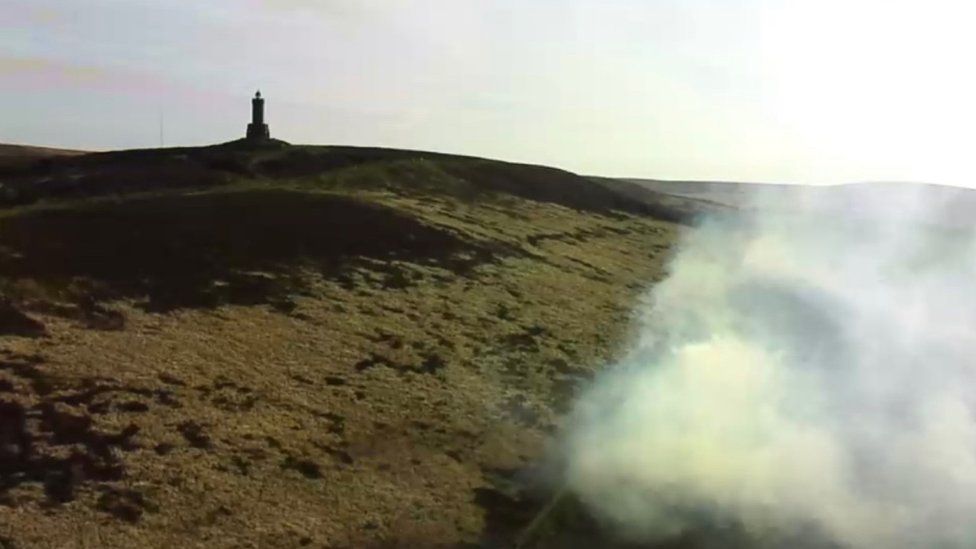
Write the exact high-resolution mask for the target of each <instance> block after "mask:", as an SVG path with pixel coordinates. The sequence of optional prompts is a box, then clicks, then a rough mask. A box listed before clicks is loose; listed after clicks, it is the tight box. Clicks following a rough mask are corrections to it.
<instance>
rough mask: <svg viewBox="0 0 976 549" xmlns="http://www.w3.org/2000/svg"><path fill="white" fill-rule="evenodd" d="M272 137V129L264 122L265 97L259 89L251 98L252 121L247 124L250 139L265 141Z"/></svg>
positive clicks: (248, 138)
mask: <svg viewBox="0 0 976 549" xmlns="http://www.w3.org/2000/svg"><path fill="white" fill-rule="evenodd" d="M265 139H271V130H269V129H268V125H267V124H265V123H264V98H263V97H261V91H260V90H258V92H257V93H256V94H254V99H252V100H251V123H250V124H248V125H247V140H248V141H263V140H265Z"/></svg>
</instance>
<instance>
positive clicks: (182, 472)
mask: <svg viewBox="0 0 976 549" xmlns="http://www.w3.org/2000/svg"><path fill="white" fill-rule="evenodd" d="M0 185H2V187H0V292H2V301H0V407H2V410H3V413H2V421H3V422H4V425H3V426H2V428H0V436H2V437H4V440H3V441H0V442H2V443H3V444H2V446H0V448H2V449H3V450H2V452H3V453H0V472H2V474H3V479H4V481H3V485H2V487H0V505H3V506H4V507H5V511H4V513H5V521H4V523H3V525H2V526H0V546H7V547H64V546H72V545H71V544H75V546H81V547H131V546H140V547H172V546H194V547H196V546H199V547H350V548H352V547H460V546H470V547H477V546H494V544H505V543H508V542H510V541H511V540H512V539H514V536H515V535H516V534H517V532H518V531H519V530H520V529H522V528H524V527H525V525H526V524H528V523H529V521H530V520H531V518H532V516H533V515H534V514H535V513H536V512H537V510H538V509H539V507H540V506H541V505H542V503H543V500H544V498H545V497H547V493H546V491H545V490H544V489H543V490H541V491H540V490H539V489H538V488H539V487H540V486H542V487H544V486H545V483H544V482H543V480H544V478H545V475H543V474H541V473H532V471H533V470H536V468H538V467H539V466H540V465H541V464H542V463H543V462H542V461H540V460H541V459H542V458H543V457H544V456H545V455H546V452H545V449H546V447H547V445H548V444H549V443H550V442H551V441H552V440H553V437H554V435H556V434H557V433H558V431H559V429H560V425H561V421H562V414H563V413H564V412H565V411H566V410H567V408H568V406H569V404H570V403H571V401H572V398H573V395H574V394H576V392H577V391H578V390H579V389H580V388H581V387H582V386H583V385H584V384H585V382H586V380H588V379H589V378H591V377H592V376H593V375H594V374H595V373H596V372H597V371H598V370H599V369H600V368H601V367H603V366H604V365H605V364H606V363H607V362H608V361H609V360H611V359H612V358H613V357H614V356H615V355H616V353H619V352H622V349H623V347H624V343H625V342H626V340H627V338H628V334H629V325H630V314H631V309H632V304H633V303H634V300H635V299H636V298H637V297H638V296H639V295H641V294H642V293H643V292H644V291H645V290H646V289H647V288H648V287H649V285H651V284H652V283H653V282H654V281H656V280H659V279H661V278H662V277H663V276H664V265H665V262H666V260H667V258H668V255H669V249H670V248H671V246H672V245H673V244H674V242H676V240H677V238H678V235H679V234H680V232H681V231H682V230H684V228H686V227H687V226H688V224H690V223H691V222H693V219H694V217H695V215H697V213H699V212H700V209H701V208H707V207H710V206H708V205H702V204H700V203H698V202H696V201H693V200H687V199H675V198H673V197H664V196H662V195H660V194H657V193H653V192H646V191H644V190H642V189H640V188H638V187H635V186H633V185H631V184H627V183H620V184H617V183H615V182H613V181H609V180H595V179H592V178H587V177H581V176H578V175H575V174H572V173H569V172H566V171H562V170H558V169H554V168H548V167H542V166H531V165H521V164H511V163H506V162H499V161H491V160H485V159H479V158H470V157H461V156H453V155H445V154H436V153H427V152H418V151H399V150H384V149H375V148H354V147H316V146H289V145H287V144H283V143H273V144H272V146H268V147H258V148H252V147H247V146H244V144H242V143H240V142H237V143H228V144H224V145H217V146H213V147H202V148H174V149H154V150H133V151H115V152H104V153H92V154H84V155H60V156H47V157H45V158H42V159H30V161H24V162H17V163H14V164H11V165H8V166H7V167H6V168H3V169H0ZM581 528H582V530H581ZM584 534H587V535H596V534H595V530H593V529H592V528H591V527H590V526H585V525H584V526H578V525H577V526H574V527H573V528H569V530H568V534H566V535H572V536H575V537H579V538H580V539H581V540H583V541H581V542H580V543H585V539H586V538H585V537H583V536H584ZM547 539H548V541H546V540H547ZM540 543H541V544H542V545H540V546H565V544H566V543H568V542H567V541H566V539H565V538H562V539H560V538H559V537H555V538H545V539H543V540H541V541H540ZM546 544H548V545H546Z"/></svg>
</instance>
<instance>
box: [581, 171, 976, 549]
mask: <svg viewBox="0 0 976 549" xmlns="http://www.w3.org/2000/svg"><path fill="white" fill-rule="evenodd" d="M866 189H867V191H864V192H855V193H853V194H854V195H856V198H857V201H858V203H857V212H852V211H851V209H850V208H847V207H844V208H841V209H838V208H837V204H836V200H834V199H827V200H825V196H826V197H829V196H834V197H836V196H840V195H841V194H844V196H845V197H846V198H845V200H846V199H847V198H850V196H851V193H839V191H837V192H834V193H833V194H831V193H824V192H820V191H818V192H815V193H812V194H811V196H812V198H809V199H807V200H800V201H798V202H796V204H799V206H796V207H792V208H791V211H783V210H782V208H763V207H762V204H760V205H759V207H758V208H756V209H755V210H753V211H754V212H758V213H752V214H749V215H743V216H741V217H737V218H734V219H733V218H731V217H729V218H724V219H711V220H706V221H705V222H704V223H703V224H702V226H701V227H699V228H697V229H695V230H693V231H690V232H689V233H688V234H687V235H686V238H685V241H684V242H683V243H682V244H681V246H680V248H679V249H678V250H677V252H676V254H675V256H674V258H673V260H672V263H671V265H670V275H669V278H667V279H666V280H664V281H663V282H661V283H660V284H658V285H657V286H656V287H655V288H654V289H653V290H652V291H651V292H650V294H649V295H648V297H647V299H646V300H645V302H644V303H643V305H642V307H643V308H642V310H641V311H640V333H639V337H638V338H637V339H638V340H637V341H636V342H635V345H634V348H633V349H632V351H631V352H629V354H628V355H627V357H626V358H625V359H624V360H622V361H621V362H620V363H619V364H617V365H615V366H614V367H613V368H611V369H609V370H608V371H607V372H606V373H605V374H604V375H603V376H601V377H600V378H598V379H597V381H596V382H595V384H594V386H593V387H592V388H591V389H589V390H588V391H587V392H586V393H585V394H584V395H583V396H582V397H581V399H580V402H579V403H578V405H577V408H576V410H575V415H574V418H573V423H572V428H571V429H570V432H569V435H568V436H567V440H566V446H565V448H566V451H567V463H568V466H567V475H568V486H569V489H570V490H572V491H573V492H574V493H575V494H576V495H577V496H578V497H579V498H580V499H581V500H582V501H583V502H584V503H585V504H586V505H587V506H589V507H590V508H591V509H592V510H593V511H594V512H595V514H597V515H598V516H600V517H602V518H603V519H604V520H605V521H607V522H608V523H610V524H612V525H614V526H615V527H617V528H618V531H619V532H622V533H623V534H624V535H626V536H627V537H628V538H632V539H636V540H643V541H662V540H666V539H670V538H674V537H678V536H681V535H683V534H687V533H689V532H694V531H695V530H701V529H710V530H711V531H712V532H713V533H714V532H716V531H718V532H721V531H723V530H722V528H724V526H723V525H735V528H736V529H737V531H739V532H744V533H745V535H746V536H747V537H748V538H749V539H751V540H752V541H753V542H754V546H757V547H767V546H769V547H801V546H809V547H850V548H854V549H875V548H878V549H880V548H896V549H898V548H921V547H940V548H971V547H976V416H974V412H976V233H974V232H973V230H971V229H967V228H964V227H959V226H956V227H945V226H939V225H937V224H933V223H932V222H933V220H938V219H939V218H940V212H942V211H943V209H944V208H946V207H949V206H951V205H952V204H953V203H954V202H955V200H954V199H953V195H952V194H951V193H950V194H949V195H948V196H947V198H948V200H943V199H942V198H939V199H938V200H935V199H933V198H931V196H930V194H931V193H929V192H927V191H926V189H925V188H923V187H897V188H896V187H893V188H889V189H886V188H884V187H880V188H878V187H871V188H866ZM959 192H964V191H959ZM794 198H797V197H796V196H794ZM771 210H774V211H771ZM775 210H778V211H775ZM974 215H976V212H974ZM974 221H976V220H974ZM730 531H731V530H730ZM718 546H723V545H721V544H719V545H718ZM724 546H731V545H724Z"/></svg>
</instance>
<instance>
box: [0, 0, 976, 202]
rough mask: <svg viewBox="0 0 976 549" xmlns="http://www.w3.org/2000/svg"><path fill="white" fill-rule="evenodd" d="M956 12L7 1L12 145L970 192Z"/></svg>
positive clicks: (964, 79)
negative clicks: (245, 145) (447, 162)
mask: <svg viewBox="0 0 976 549" xmlns="http://www.w3.org/2000/svg"><path fill="white" fill-rule="evenodd" d="M971 5H972V4H971V3H970V2H964V1H951V0H927V1H899V0H807V1H789V0H278V1H274V0H265V1H259V0H192V1H191V0H167V1H160V0H152V1H150V0H23V1H21V0H0V31H2V32H0V105H2V106H0V142H8V143H10V142H13V143H27V144H35V145H48V146H62V147H72V148H83V149H114V148H132V147H153V146H157V145H158V144H159V139H160V136H159V133H160V132H159V126H160V123H159V122H160V118H161V117H162V119H163V121H164V124H163V125H164V138H165V143H166V145H168V146H173V145H197V144H207V143H214V142H221V141H227V140H230V139H233V138H237V137H239V136H241V135H242V134H243V132H244V127H245V125H246V123H247V118H248V116H249V108H250V105H249V98H250V96H251V95H252V94H253V93H254V91H255V89H257V88H261V90H262V92H263V93H264V95H265V96H266V97H267V98H268V118H269V120H268V121H269V123H270V125H271V132H272V135H273V136H275V137H278V138H281V139H284V140H286V141H290V142H293V143H316V144H349V145H375V146H387V147H401V148H412V149H426V150H437V151H445V152H454V153H463V154H471V155H477V156H486V157H491V158H499V159H504V160H512V161H524V162H533V163H540V164H548V165H554V166H559V167H562V168H566V169H569V170H572V171H576V172H580V173H586V174H598V175H611V176H634V177H650V178H662V179H713V180H739V181H781V182H805V183H830V182H845V181H863V180H872V181H876V180H901V181H905V180H909V181H928V182H936V183H950V184H961V185H967V186H976V154H974V149H976V147H974V145H976V137H974V133H973V132H974V130H973V128H974V127H976V108H974V103H973V101H974V100H976V78H974V76H973V75H974V69H976V59H974V52H976V32H974V30H973V26H974V21H976V7H970V6H971Z"/></svg>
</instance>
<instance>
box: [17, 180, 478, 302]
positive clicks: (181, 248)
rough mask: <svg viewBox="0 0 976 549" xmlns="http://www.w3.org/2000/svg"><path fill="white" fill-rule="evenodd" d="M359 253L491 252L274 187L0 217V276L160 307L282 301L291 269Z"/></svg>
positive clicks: (292, 282)
mask: <svg viewBox="0 0 976 549" xmlns="http://www.w3.org/2000/svg"><path fill="white" fill-rule="evenodd" d="M357 257H365V258H370V259H379V260H402V261H408V262H413V263H420V264H429V265H438V266H441V267H443V268H447V269H450V270H453V271H455V272H458V273H462V274H463V273H464V272H466V271H467V270H469V269H470V268H471V267H473V266H474V265H475V264H477V263H479V262H482V261H486V260H488V259H490V257H491V253H490V252H489V251H488V250H485V249H482V248H477V247H475V246H473V245H471V244H469V243H467V242H464V241H462V240H460V239H459V238H458V237H456V236H455V235H453V234H450V233H448V232H444V231H441V230H438V229H435V228H432V227H429V226H426V225H422V224H421V223H419V222H418V221H417V220H415V219H413V218H410V217H407V216H405V215H402V214H400V213H397V212H395V211H393V210H390V209H387V208H384V207H381V206H376V205H370V204H365V203H361V202H358V201H355V200H353V199H350V198H345V197H339V196H332V195H321V194H318V195H316V194H305V193H300V192H290V191H284V190H270V189H269V190H256V191H249V192H235V193H217V194H198V195H182V196H164V197H154V198H142V199H135V200H129V201H125V202H121V203H111V204H109V203H99V204H90V205H85V206H82V207H78V208H75V209H50V210H41V211H35V212H28V213H24V214H20V215H17V216H12V217H9V218H6V219H3V220H0V277H5V278H7V279H11V280H12V279H32V280H34V281H36V282H37V283H39V284H40V285H41V286H42V287H55V288H57V287H62V288H63V287H65V285H67V284H68V283H70V282H71V281H77V280H78V279H82V280H84V281H87V282H90V283H92V284H93V287H95V288H102V289H103V290H102V291H103V292H104V295H98V296H95V297H96V298H98V299H110V298H119V297H127V298H135V299H137V300H144V301H142V306H143V307H144V308H146V309H147V310H153V311H167V310H172V309H176V308H184V307H214V306H217V305H220V304H223V303H233V304H249V305H250V304H262V303H271V304H273V305H274V304H280V303H282V300H286V299H287V295H288V294H289V293H292V292H296V291H301V290H302V283H301V281H300V280H299V276H298V274H297V271H298V269H297V268H296V267H298V266H306V267H310V268H312V269H315V270H318V271H319V272H321V273H322V274H324V275H326V276H333V277H336V276H342V274H343V268H344V267H345V266H348V260H349V259H350V258H357ZM374 263H375V262H374ZM382 264H387V265H388V263H385V262H384V263H382ZM390 269H395V267H393V266H392V265H391V266H390ZM387 274H388V275H391V276H394V277H397V276H399V278H402V273H392V272H390V273H387ZM286 305H287V303H286Z"/></svg>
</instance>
